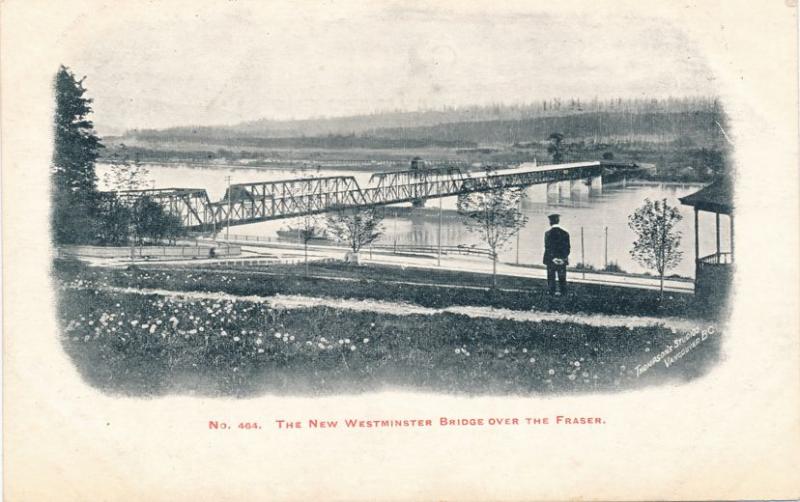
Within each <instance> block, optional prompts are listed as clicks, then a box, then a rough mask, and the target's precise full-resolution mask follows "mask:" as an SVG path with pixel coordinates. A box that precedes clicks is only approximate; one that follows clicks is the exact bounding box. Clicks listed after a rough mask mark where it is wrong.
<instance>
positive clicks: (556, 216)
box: [547, 213, 561, 225]
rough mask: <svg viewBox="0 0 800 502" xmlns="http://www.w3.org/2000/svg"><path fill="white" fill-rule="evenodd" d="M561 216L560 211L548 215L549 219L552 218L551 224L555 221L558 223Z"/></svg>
mask: <svg viewBox="0 0 800 502" xmlns="http://www.w3.org/2000/svg"><path fill="white" fill-rule="evenodd" d="M559 217H561V215H560V214H558V213H553V214H548V215H547V219H548V220H550V224H551V225H552V224H553V223H558V219H559Z"/></svg>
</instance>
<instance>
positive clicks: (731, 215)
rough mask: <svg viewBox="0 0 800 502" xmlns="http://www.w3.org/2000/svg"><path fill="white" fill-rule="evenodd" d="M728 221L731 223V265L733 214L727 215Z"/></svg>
mask: <svg viewBox="0 0 800 502" xmlns="http://www.w3.org/2000/svg"><path fill="white" fill-rule="evenodd" d="M728 220H730V222H731V263H733V213H731V214H729V215H728Z"/></svg>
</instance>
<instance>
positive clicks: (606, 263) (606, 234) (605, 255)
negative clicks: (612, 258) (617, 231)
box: [603, 227, 608, 270]
mask: <svg viewBox="0 0 800 502" xmlns="http://www.w3.org/2000/svg"><path fill="white" fill-rule="evenodd" d="M604 230H605V239H604V241H605V251H604V252H603V269H604V270H605V269H607V268H608V227H605V229H604Z"/></svg>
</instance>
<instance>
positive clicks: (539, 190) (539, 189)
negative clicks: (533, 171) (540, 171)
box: [526, 183, 550, 202]
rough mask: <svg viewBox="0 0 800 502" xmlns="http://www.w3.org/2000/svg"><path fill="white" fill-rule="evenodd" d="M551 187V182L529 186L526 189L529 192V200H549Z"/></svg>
mask: <svg viewBox="0 0 800 502" xmlns="http://www.w3.org/2000/svg"><path fill="white" fill-rule="evenodd" d="M549 187H550V184H549V183H540V184H538V185H531V186H529V187H528V189H527V190H526V192H527V194H528V200H530V201H531V202H547V194H548V193H549Z"/></svg>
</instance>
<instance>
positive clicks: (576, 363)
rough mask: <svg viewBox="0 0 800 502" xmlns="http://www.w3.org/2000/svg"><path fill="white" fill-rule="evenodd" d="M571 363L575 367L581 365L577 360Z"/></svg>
mask: <svg viewBox="0 0 800 502" xmlns="http://www.w3.org/2000/svg"><path fill="white" fill-rule="evenodd" d="M572 364H574V365H575V367H576V368H580V367H581V363H579V362H578V361H575V362H574V363H572Z"/></svg>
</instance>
